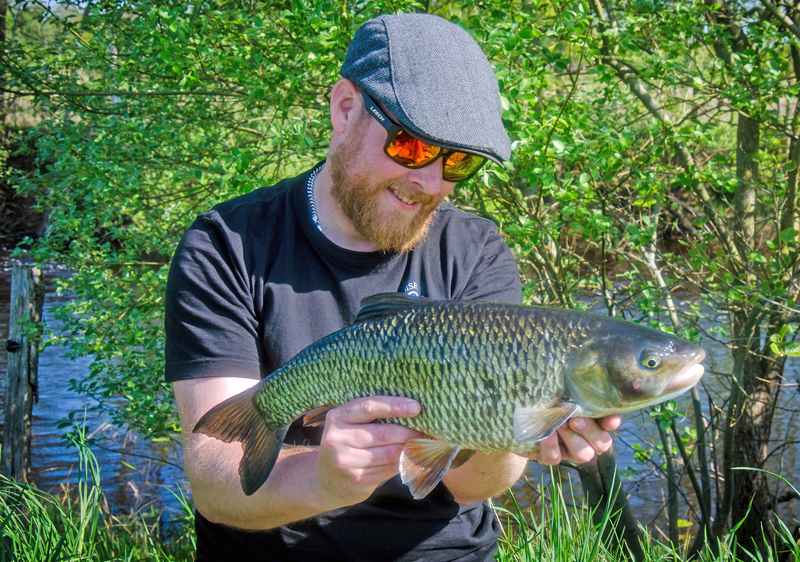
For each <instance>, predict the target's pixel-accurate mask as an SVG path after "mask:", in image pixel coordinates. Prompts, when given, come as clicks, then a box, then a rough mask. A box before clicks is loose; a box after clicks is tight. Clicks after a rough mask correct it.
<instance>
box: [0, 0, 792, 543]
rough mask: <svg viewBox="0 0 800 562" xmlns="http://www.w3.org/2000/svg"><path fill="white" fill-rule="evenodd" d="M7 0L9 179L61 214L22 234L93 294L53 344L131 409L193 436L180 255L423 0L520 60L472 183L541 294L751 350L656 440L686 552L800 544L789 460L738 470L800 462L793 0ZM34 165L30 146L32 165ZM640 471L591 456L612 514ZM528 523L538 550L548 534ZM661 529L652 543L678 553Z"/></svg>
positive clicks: (282, 154)
mask: <svg viewBox="0 0 800 562" xmlns="http://www.w3.org/2000/svg"><path fill="white" fill-rule="evenodd" d="M2 6H6V8H2ZM2 9H5V10H6V13H5V15H6V16H7V17H6V18H5V19H4V20H2V21H4V22H5V26H6V27H5V28H3V29H2V30H0V31H2V33H0V38H2V41H0V91H2V92H3V97H2V100H0V111H2V113H3V115H4V120H3V122H4V123H5V125H4V127H5V128H4V130H3V133H4V139H5V142H6V144H5V145H4V147H3V148H4V149H7V150H9V151H11V148H10V147H16V148H15V149H14V150H13V151H12V152H13V155H12V156H13V157H10V158H9V160H8V164H7V168H6V169H5V170H4V172H3V174H2V178H4V179H3V181H7V182H11V183H13V184H14V186H15V188H16V189H17V190H18V192H19V193H21V194H24V195H27V196H31V197H35V198H36V199H37V201H38V205H39V208H40V210H41V211H42V212H46V213H47V216H48V223H47V229H46V232H45V234H44V236H42V237H40V238H38V239H35V240H34V239H29V240H26V241H25V242H24V243H23V244H22V245H21V246H20V250H19V251H20V252H26V253H27V255H28V256H29V257H31V258H32V259H34V260H36V261H38V262H42V263H53V262H54V263H58V264H61V265H63V266H66V267H68V268H69V269H70V270H71V271H72V272H73V274H72V275H71V277H69V278H65V279H63V280H62V281H60V283H61V286H60V289H62V290H65V291H71V292H72V293H73V294H74V295H75V299H74V300H73V301H71V302H70V303H69V304H66V305H64V306H63V307H62V308H61V309H60V311H59V313H58V316H59V318H60V319H62V320H63V322H64V324H63V328H62V329H61V330H60V331H59V332H58V333H54V332H53V331H52V330H51V331H49V332H46V336H45V341H46V342H52V341H61V342H63V343H64V344H65V345H66V346H68V348H69V350H70V352H69V353H70V355H71V356H73V357H77V356H91V357H93V358H94V363H93V365H92V368H91V373H90V375H89V376H88V377H87V378H86V379H84V380H83V381H77V382H76V383H75V389H76V390H77V391H79V392H83V393H85V394H87V395H90V396H92V397H94V398H95V399H97V400H98V401H99V402H100V403H101V405H102V407H104V408H105V409H106V411H107V412H108V415H109V416H110V417H111V419H113V420H114V421H115V422H117V423H120V424H121V423H126V424H128V426H129V427H131V428H134V429H145V428H146V431H145V432H144V434H145V435H148V436H151V437H152V438H155V439H173V438H174V435H175V434H176V432H177V431H178V430H179V428H178V427H177V425H176V423H177V422H176V417H175V415H174V407H173V403H172V396H171V389H170V387H169V386H168V385H166V384H165V383H164V382H163V379H162V373H163V361H164V358H163V335H162V322H163V318H162V308H163V292H164V291H163V289H164V282H165V279H166V274H167V271H168V267H169V257H170V256H171V254H172V252H173V250H174V248H175V245H176V244H177V241H178V240H179V238H180V236H181V234H182V233H183V232H184V230H185V229H186V228H187V226H188V225H189V224H190V223H191V221H192V220H193V219H194V217H195V216H196V215H197V213H198V212H200V211H201V210H204V209H207V208H209V207H210V206H212V205H213V204H215V203H216V202H218V201H221V200H224V199H228V198H230V197H232V196H235V195H238V194H240V193H244V192H246V191H249V190H251V189H253V188H254V187H256V186H260V185H267V184H270V183H272V182H273V181H274V180H275V179H277V178H281V177H285V176H287V175H291V174H293V173H295V172H297V171H300V170H302V169H305V168H307V167H309V166H310V165H312V164H313V163H314V162H315V161H316V160H317V159H319V158H321V157H323V156H324V154H325V148H326V142H327V138H328V134H329V124H328V123H327V121H326V119H325V114H326V100H327V98H326V96H327V93H328V91H329V89H330V87H331V85H332V84H333V83H334V82H335V80H336V79H337V71H338V67H339V64H340V61H341V60H342V58H343V54H344V51H345V48H346V46H347V44H348V43H349V40H350V38H351V37H352V35H353V32H354V30H355V29H356V28H357V27H358V25H359V24H360V23H361V22H363V21H365V20H366V19H368V18H370V17H372V16H374V15H377V14H378V13H385V12H397V11H414V10H425V11H429V12H432V13H436V14H439V15H442V16H444V17H447V18H449V19H451V20H452V21H455V22H457V23H459V24H460V25H462V26H464V27H465V28H467V29H469V31H470V32H471V33H472V34H473V36H474V37H475V38H476V39H477V40H478V42H479V43H480V44H481V46H482V47H483V48H484V50H485V52H486V54H487V56H488V57H489V59H490V61H491V62H492V64H493V65H494V68H495V70H496V72H497V75H498V77H499V79H500V85H501V90H502V93H503V96H504V101H503V104H504V118H505V119H506V123H507V127H508V130H509V133H510V135H511V137H512V140H513V141H514V146H515V149H514V156H513V157H512V161H511V162H510V164H509V166H508V167H507V168H505V169H502V168H499V167H497V166H494V167H489V168H487V169H486V170H485V171H484V172H483V173H482V174H480V175H479V177H476V178H475V179H474V180H472V181H470V182H467V183H465V184H463V185H459V186H458V187H457V189H456V191H455V192H454V194H453V196H452V198H453V199H454V200H455V201H456V202H457V203H458V204H460V205H461V206H463V207H465V208H468V209H471V210H473V211H474V212H476V213H478V214H481V215H483V216H485V217H487V218H489V219H490V220H493V221H494V222H495V223H496V224H497V226H498V228H499V229H500V231H501V232H502V233H503V234H504V235H505V236H506V238H507V240H508V242H509V244H510V246H511V247H512V249H513V250H514V252H515V254H516V256H517V258H518V263H519V266H520V270H521V272H522V274H523V277H524V281H525V290H526V298H527V299H528V300H529V301H530V302H538V303H546V304H553V305H557V306H564V307H586V306H588V305H590V304H596V305H598V306H599V307H600V308H601V309H603V310H605V311H607V312H608V314H611V315H621V316H624V317H626V318H628V319H631V320H634V321H638V322H644V323H647V324H650V325H653V326H656V327H659V328H661V329H664V330H668V331H670V330H674V331H676V332H678V333H680V334H681V335H683V336H684V337H687V338H690V339H693V340H695V341H700V342H704V343H708V342H718V343H719V344H720V345H723V346H725V347H726V348H727V350H728V356H729V359H730V365H731V367H730V369H726V370H725V371H720V370H716V369H715V370H714V372H711V373H709V375H708V376H707V377H706V378H705V380H704V384H703V387H702V388H700V389H698V390H697V391H695V392H694V393H693V396H692V398H693V403H692V409H691V411H689V412H688V414H689V415H688V417H685V416H682V415H680V414H679V413H678V412H677V410H676V409H675V408H674V407H673V408H671V409H670V408H669V407H665V408H663V409H659V410H658V411H657V412H656V415H655V416H654V417H653V419H652V426H651V427H652V431H653V435H654V439H653V440H652V442H649V443H641V444H637V445H638V448H637V459H638V460H639V461H641V463H642V465H643V466H650V467H652V471H653V472H652V473H653V474H654V475H657V476H658V477H659V478H661V479H662V482H663V487H664V494H665V497H667V498H668V509H667V512H666V513H667V519H668V525H667V526H668V529H667V534H668V536H669V540H670V541H671V545H670V547H669V549H675V551H680V552H684V551H687V552H688V553H690V554H700V555H702V556H706V557H709V559H717V558H715V557H724V556H727V554H726V548H732V547H731V545H732V544H734V543H733V540H734V539H733V538H732V536H731V532H733V533H735V537H736V540H737V541H738V543H739V544H740V545H746V548H747V549H748V550H749V551H751V552H752V553H753V555H754V556H756V557H758V556H761V557H763V559H768V558H769V557H773V558H774V557H777V556H778V552H780V551H781V550H782V549H783V548H784V546H782V544H783V542H782V540H781V537H783V536H785V532H784V530H785V528H787V527H788V528H793V526H794V525H796V524H797V522H796V521H791V520H784V521H781V520H779V518H778V515H777V514H778V513H779V510H778V507H779V501H778V500H779V498H781V497H784V498H788V500H787V501H794V502H796V501H797V500H796V499H792V497H793V496H792V494H791V493H781V492H787V490H788V488H787V485H786V482H784V481H783V480H781V479H780V478H778V477H775V476H770V475H769V474H768V473H766V472H762V471H760V470H737V469H738V468H741V467H745V468H753V469H770V470H772V471H773V472H777V473H779V475H780V476H781V477H782V478H784V479H786V480H788V481H789V482H795V481H796V478H797V474H793V473H792V472H790V471H791V470H794V465H791V464H790V463H789V464H787V463H784V462H783V459H784V457H783V455H787V457H791V456H797V452H796V444H794V443H793V441H794V437H793V436H792V435H791V434H789V433H788V432H785V431H783V430H782V429H781V428H774V427H773V420H774V415H775V412H776V411H785V412H788V413H787V415H789V416H793V415H795V414H796V411H797V405H796V397H795V398H794V399H791V396H790V395H793V394H792V393H791V389H790V390H789V391H788V392H787V389H786V385H787V384H794V383H793V382H792V381H787V380H786V377H785V376H784V375H785V372H784V371H785V366H786V361H787V357H789V356H796V355H797V354H798V349H799V348H798V343H797V341H796V338H797V326H798V320H800V314H799V313H800V309H798V307H797V300H798V292H800V286H799V285H798V280H800V212H798V180H799V179H800V112H798V109H800V97H798V93H800V80H798V76H800V25H798V24H800V11H799V9H798V8H797V7H796V6H795V5H794V3H790V2H773V1H770V0H757V1H744V0H691V1H686V2H684V1H670V0H635V1H629V2H619V1H617V0H464V1H457V2H452V1H442V2H422V3H420V2H412V1H399V2H398V1H388V0H386V1H376V2H369V3H347V2H344V3H342V2H331V1H328V0H310V1H307V2H300V1H294V2H265V3H254V2H244V1H242V2H238V1H232V2H213V1H200V2H193V3H191V4H188V5H187V4H186V3H184V2H172V1H168V0H150V1H148V2H135V3H133V2H130V3H128V2H115V3H110V2H104V1H89V2H81V3H77V2H63V3H58V4H56V3H44V2H20V3H17V4H14V5H12V6H8V5H7V4H5V3H0V10H2ZM21 116H24V119H23V118H22V117H21ZM23 157H24V158H25V159H27V160H26V162H29V163H31V165H30V166H27V167H18V168H14V167H13V166H14V164H13V162H14V160H13V158H18V159H19V158H23ZM679 300H685V301H686V302H685V303H684V304H683V305H682V306H679V304H680V303H679V302H678V301H679ZM793 396H796V395H793ZM119 398H121V399H122V400H123V402H122V406H121V407H120V405H119V404H120V402H119V401H118V400H119ZM616 473H617V470H616V465H615V461H614V457H613V454H610V455H605V456H604V457H603V458H601V459H599V460H598V461H597V462H596V463H592V464H590V465H587V466H584V467H580V469H579V474H580V477H581V482H582V486H583V489H584V490H585V491H586V497H587V500H588V502H589V505H590V506H592V509H594V510H595V511H594V514H595V516H596V517H598V516H599V514H602V513H604V510H603V509H600V508H601V507H602V506H603V505H606V504H608V503H609V501H610V499H609V494H611V495H613V492H610V491H609V490H613V486H612V483H613V478H614V477H613V475H615V474H616ZM624 498H625V496H624V495H617V496H615V503H614V505H615V506H616V507H615V509H613V510H611V520H612V523H614V524H615V525H620V526H624V527H625V529H626V530H627V531H628V532H629V533H632V536H634V537H635V536H637V535H638V536H641V537H644V536H646V533H647V532H649V530H645V531H644V532H642V531H640V530H639V528H638V527H637V526H635V525H633V524H632V522H634V521H635V514H634V513H632V510H631V509H630V506H626V505H625V501H624ZM795 511H796V508H795ZM686 513H689V514H690V515H689V516H688V517H689V518H690V519H691V523H692V524H694V525H696V526H697V528H699V529H702V530H703V532H698V533H696V535H695V537H693V538H690V539H689V542H688V543H687V541H686V539H685V538H684V539H681V537H680V534H679V529H680V527H679V525H680V524H682V519H681V518H682V517H686V516H685V515H683V514H686ZM565 521H566V520H565ZM592 521H593V525H597V520H596V519H592ZM576 525H577V524H576ZM523 528H524V529H526V531H525V532H526V533H527V532H528V531H530V533H529V534H527V535H525V537H528V538H530V541H528V538H525V539H523V540H524V541H526V544H528V542H530V544H534V540H533V539H534V538H536V537H540V536H545V535H548V533H544V532H543V531H542V529H543V527H542V528H536V527H523ZM577 528H580V526H578V527H577ZM537 529H538V530H537ZM540 531H542V532H540ZM552 536H553V537H556V536H558V535H552ZM613 536H616V535H613ZM536 540H539V539H538V538H536ZM633 542H635V541H633ZM790 542H791V544H795V542H794V540H792V541H790ZM562 544H563V543H562ZM628 544H629V545H630V544H632V542H631V540H629V541H628ZM537 548H538V547H537ZM541 548H545V547H544V546H541ZM616 548H622V546H620V545H618V544H617V546H613V547H612V548H611V550H610V552H615V549H616ZM655 548H656V547H654V548H653V549H650V550H648V549H645V550H644V551H642V552H641V553H635V557H636V558H638V559H645V558H646V557H648V556H651V557H652V558H659V557H661V556H662V554H661V552H662V551H661V550H657V551H656V550H654V549H655ZM658 548H660V547H658ZM669 549H667V550H666V551H664V552H669ZM654 552H657V553H658V554H653V553H654ZM743 552H744V550H743V549H741V548H740V549H739V550H738V553H739V554H741V553H743ZM526 556H527V555H526ZM663 556H664V557H666V556H668V554H663Z"/></svg>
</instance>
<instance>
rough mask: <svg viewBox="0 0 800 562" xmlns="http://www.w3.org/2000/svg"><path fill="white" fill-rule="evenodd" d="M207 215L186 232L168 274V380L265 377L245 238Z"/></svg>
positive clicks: (166, 331)
mask: <svg viewBox="0 0 800 562" xmlns="http://www.w3.org/2000/svg"><path fill="white" fill-rule="evenodd" d="M217 218H218V217H217V216H216V215H215V213H214V211H210V212H208V213H204V214H203V215H201V216H200V217H199V218H198V219H197V220H196V221H195V223H194V224H193V225H192V227H191V228H190V229H189V231H188V232H187V233H186V234H185V235H184V237H183V239H182V240H181V242H180V244H179V245H178V248H177V250H176V252H175V255H174V256H173V259H172V263H171V265H170V271H169V277H168V279H167V292H166V303H165V317H164V327H165V334H166V347H165V354H166V369H165V378H166V380H167V382H172V381H177V380H184V379H191V378H201V377H215V376H239V377H246V378H255V379H258V378H259V377H260V371H261V367H260V365H261V363H262V362H261V353H262V351H261V346H260V344H259V322H258V316H257V313H256V310H255V305H254V299H253V293H254V289H253V287H251V283H252V280H251V276H250V275H248V273H247V271H246V267H245V259H244V257H243V250H242V244H241V239H240V237H239V235H238V234H237V233H235V232H231V231H229V230H227V229H226V227H225V225H224V224H223V223H222V222H221V221H219V220H216V219H217Z"/></svg>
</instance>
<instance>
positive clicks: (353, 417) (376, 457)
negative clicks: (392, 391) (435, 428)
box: [316, 396, 425, 509]
mask: <svg viewBox="0 0 800 562" xmlns="http://www.w3.org/2000/svg"><path fill="white" fill-rule="evenodd" d="M419 412H420V405H419V404H418V403H417V402H416V401H414V400H412V399H410V398H399V397H391V396H373V397H369V398H357V399H356V400H353V401H351V402H348V403H347V404H345V405H343V406H339V407H338V408H334V409H333V410H331V411H330V412H328V415H327V416H326V418H325V428H324V430H323V432H322V439H321V442H320V448H319V456H318V457H317V463H316V475H317V480H318V482H319V485H320V487H321V491H322V494H324V495H325V496H326V497H327V498H329V499H330V500H331V501H332V505H334V506H335V507H341V506H345V505H353V504H355V503H359V502H362V501H364V500H366V499H367V498H368V497H369V496H370V495H371V494H372V492H373V491H374V490H375V488H377V487H378V486H379V485H380V484H381V483H382V482H384V481H386V480H388V479H389V478H392V477H393V476H394V475H396V474H397V473H398V472H399V464H400V463H399V461H400V453H402V451H403V447H404V445H405V443H406V441H408V440H409V439H415V438H418V437H425V435H424V434H423V433H420V432H419V431H416V430H413V429H410V428H407V427H403V426H401V425H397V424H392V423H373V422H375V420H378V419H383V418H410V417H414V416H416V415H417V414H419ZM331 509H332V508H331Z"/></svg>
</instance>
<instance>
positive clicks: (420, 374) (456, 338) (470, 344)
mask: <svg viewBox="0 0 800 562" xmlns="http://www.w3.org/2000/svg"><path fill="white" fill-rule="evenodd" d="M474 307H475V305H474V304H469V305H466V306H462V307H461V310H463V311H464V313H463V314H459V312H461V310H459V309H458V307H454V305H453V304H452V303H448V304H440V305H439V306H438V307H437V306H429V307H420V308H413V309H410V310H407V311H404V312H403V313H400V314H398V315H396V316H393V317H392V318H390V319H388V320H385V319H384V320H377V321H374V322H367V323H363V324H357V325H355V326H352V327H351V328H348V329H345V330H342V331H340V332H337V333H336V334H333V335H332V336H329V337H328V338H325V339H323V340H320V341H319V342H317V343H316V344H313V345H312V346H310V347H309V348H307V349H306V350H304V351H303V352H301V354H300V355H298V356H297V358H296V359H295V360H294V363H295V364H294V368H293V372H294V373H298V374H297V375H295V376H294V377H292V376H291V375H289V374H288V373H287V375H278V376H275V377H271V378H270V379H268V380H269V381H272V384H274V385H276V388H275V389H274V391H272V389H271V390H270V391H268V392H267V391H265V392H263V393H261V394H260V399H259V401H258V406H259V410H260V411H261V412H262V414H263V415H264V417H265V419H267V421H268V424H269V425H270V426H274V427H280V426H283V425H286V424H287V423H290V422H291V421H292V420H294V419H296V418H297V417H299V416H300V415H302V414H303V413H305V412H307V411H309V410H312V409H314V408H315V407H318V406H319V405H320V404H342V403H346V402H349V401H350V400H352V399H354V398H360V397H365V396H372V395H376V394H381V395H391V396H406V397H410V398H414V399H416V400H417V401H419V402H420V403H421V404H422V405H423V410H422V413H421V414H420V415H418V416H416V417H414V418H403V419H394V420H391V421H393V422H395V423H400V424H401V425H406V426H408V427H411V428H413V429H417V430H420V431H422V432H424V433H428V434H430V435H433V436H435V437H438V438H441V439H443V440H444V441H446V442H448V443H459V444H461V445H462V446H464V447H467V448H474V449H477V450H481V451H496V450H501V449H505V448H507V447H508V445H509V443H514V435H513V429H512V427H513V424H512V420H511V416H512V414H513V411H512V409H511V408H509V407H507V405H506V404H504V400H505V399H506V398H505V397H506V396H508V395H512V396H515V397H516V402H517V405H522V406H534V405H542V404H546V403H548V402H551V401H552V400H554V399H555V398H557V395H558V394H559V393H560V392H561V391H560V389H561V387H562V386H563V381H562V380H561V377H560V376H559V373H558V371H557V370H556V371H552V366H551V365H548V364H547V363H543V362H542V361H539V362H538V363H537V364H536V369H534V370H531V369H530V368H526V365H530V362H529V361H528V360H527V357H528V356H529V355H538V356H539V357H540V358H543V357H545V356H550V357H553V358H554V360H555V363H556V364H558V365H563V352H562V351H561V350H560V349H559V348H558V346H557V345H555V343H556V339H554V338H555V336H556V335H558V336H563V332H561V331H558V330H554V331H553V333H551V332H541V331H536V333H537V334H538V335H539V337H538V338H535V339H533V340H532V341H531V342H530V344H529V345H525V344H524V343H523V342H524V340H523V338H522V334H524V333H526V332H527V333H533V332H534V331H535V327H536V325H537V324H539V325H541V324H544V325H547V326H551V327H552V326H554V324H553V319H551V318H548V317H547V316H546V315H543V314H539V315H530V314H528V315H526V316H520V317H509V315H508V310H507V309H506V307H499V306H497V305H489V304H486V305H484V306H482V307H480V308H478V309H475V308H474ZM441 308H444V310H441ZM447 310H450V311H452V312H451V313H450V314H448V313H447ZM476 326H490V327H493V326H503V328H504V329H492V328H490V329H487V330H476V329H475V327H476ZM519 332H521V334H520V333H519ZM432 334H440V335H443V334H446V335H447V337H446V340H445V341H444V342H442V343H437V345H431V341H432V338H431V336H432ZM544 334H549V336H545V335H544ZM509 339H511V340H513V343H514V344H515V346H516V347H518V352H517V353H508V347H509ZM376 340H377V341H376ZM548 340H549V341H548ZM439 341H441V340H439ZM379 342H380V343H379ZM376 344H378V345H376ZM380 344H383V345H380ZM513 347H514V346H512V350H513ZM379 349H382V352H380V353H378V352H376V350H379ZM459 350H463V351H465V352H464V353H459ZM545 371H551V372H545ZM343 372H347V373H348V376H347V377H343V376H341V374H342V373H343ZM301 373H302V374H301ZM498 373H499V374H500V375H501V376H497V374H498ZM546 375H547V376H548V377H549V378H548V379H545V376H546ZM553 375H555V376H553ZM286 378H302V379H303V380H305V381H307V382H306V383H305V384H306V386H308V387H313V388H314V389H315V392H313V393H308V392H298V389H297V388H296V387H295V385H292V386H290V387H286V388H284V387H282V381H283V380H284V379H286ZM486 381H491V385H490V386H491V388H492V389H493V391H492V392H487V385H486V384H485V383H486ZM437 383H438V384H437ZM269 385H270V383H267V386H269ZM523 385H524V386H525V387H527V388H530V389H532V391H530V392H525V391H522V390H521V388H522V386H523ZM268 397H271V398H272V399H271V400H268V399H267V398H268ZM443 397H447V398H448V399H447V400H445V399H443ZM503 406H506V407H503ZM489 413H491V414H492V415H487V414H489ZM465 418H468V419H471V420H481V421H482V423H480V424H475V423H474V421H473V423H470V424H468V425H467V426H462V424H461V423H459V420H461V419H465ZM535 448H536V446H535V445H534V444H516V445H515V446H514V450H515V451H518V452H525V451H530V450H534V449H535Z"/></svg>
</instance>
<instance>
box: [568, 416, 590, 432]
mask: <svg viewBox="0 0 800 562" xmlns="http://www.w3.org/2000/svg"><path fill="white" fill-rule="evenodd" d="M570 425H571V426H572V429H577V430H579V431H580V430H582V429H586V420H585V419H583V418H575V419H573V420H572V423H571V424H570Z"/></svg>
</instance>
